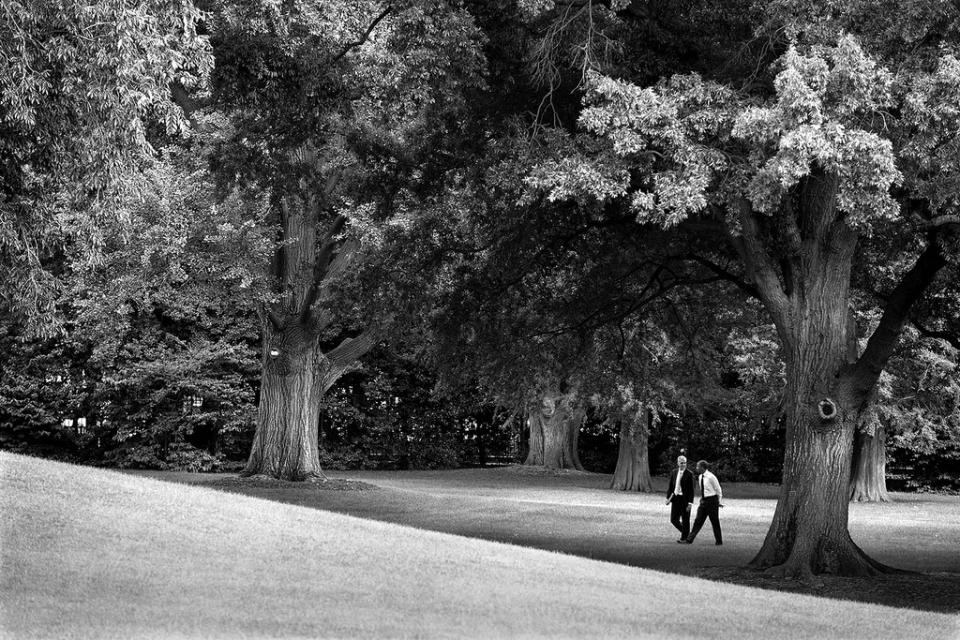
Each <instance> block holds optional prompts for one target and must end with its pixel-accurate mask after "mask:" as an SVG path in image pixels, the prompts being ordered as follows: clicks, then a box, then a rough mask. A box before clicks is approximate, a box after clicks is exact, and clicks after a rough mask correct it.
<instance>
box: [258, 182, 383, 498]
mask: <svg viewBox="0 0 960 640" xmlns="http://www.w3.org/2000/svg"><path fill="white" fill-rule="evenodd" d="M281 205H282V206H281V213H282V215H281V216H280V218H281V221H282V223H283V226H282V229H283V236H282V238H281V240H282V242H281V243H280V245H281V248H280V250H279V251H278V253H277V256H276V260H275V265H274V267H275V274H276V276H277V278H278V280H279V283H280V285H281V291H280V293H281V296H280V300H279V301H278V302H277V303H276V304H274V305H273V308H272V309H269V310H267V312H266V313H265V319H264V323H263V336H264V339H263V345H264V353H263V360H262V362H263V374H262V377H261V384H260V403H259V406H258V407H257V430H256V433H255V435H254V439H253V447H252V448H251V451H250V457H249V459H248V460H247V466H246V467H245V468H244V470H243V472H242V474H241V475H244V476H252V475H268V476H272V477H274V478H278V479H283V480H307V479H310V478H318V477H323V472H322V470H321V469H320V451H319V427H320V425H319V414H320V400H321V399H322V397H323V394H324V393H326V391H327V390H328V389H329V388H330V387H331V386H332V385H333V383H334V382H336V381H337V379H338V378H339V377H340V376H341V375H343V374H344V373H345V372H347V371H348V370H350V369H352V368H354V367H355V365H356V362H357V360H358V359H359V358H360V356H362V355H363V354H364V353H366V352H367V351H369V350H370V349H371V348H372V347H373V346H374V344H375V343H376V340H375V338H374V333H373V332H372V331H365V332H364V333H362V334H361V335H360V336H357V337H356V338H348V339H346V340H344V341H343V342H342V343H341V344H340V345H339V346H338V347H336V348H334V349H332V350H330V351H329V352H327V353H324V352H323V350H322V349H321V347H320V344H319V336H320V334H321V332H322V331H323V329H324V328H325V327H327V326H328V325H329V324H330V323H331V321H332V318H331V317H329V315H328V314H326V313H324V312H322V311H318V310H316V309H314V306H313V305H314V303H315V302H316V301H317V300H318V297H319V296H320V295H321V294H322V292H323V291H324V290H325V287H326V286H327V285H328V283H329V280H330V278H334V277H336V276H337V275H339V274H340V273H342V272H343V271H344V270H345V269H346V268H347V267H348V266H349V265H350V263H351V262H352V260H353V258H354V255H355V250H356V244H355V243H353V242H350V241H348V242H345V243H340V242H339V241H338V240H337V237H336V236H337V235H338V234H339V233H340V231H341V230H342V229H343V225H344V222H345V218H343V217H342V216H338V217H337V218H336V219H334V221H333V222H332V224H331V225H330V227H329V228H328V229H327V233H326V237H325V239H324V240H323V241H322V242H320V243H318V242H317V224H318V218H319V215H320V213H321V207H320V205H319V204H318V201H317V200H316V199H315V198H309V197H308V198H297V197H293V196H291V197H288V198H284V199H283V200H282V202H281ZM318 247H319V248H318Z"/></svg>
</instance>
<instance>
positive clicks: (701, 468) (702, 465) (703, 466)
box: [697, 460, 710, 473]
mask: <svg viewBox="0 0 960 640" xmlns="http://www.w3.org/2000/svg"><path fill="white" fill-rule="evenodd" d="M709 468H710V464H709V463H708V462H707V461H706V460H701V461H700V462H698V463H697V473H703V472H704V471H706V470H707V469H709Z"/></svg>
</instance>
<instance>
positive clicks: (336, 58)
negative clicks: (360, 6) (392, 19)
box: [330, 5, 393, 64]
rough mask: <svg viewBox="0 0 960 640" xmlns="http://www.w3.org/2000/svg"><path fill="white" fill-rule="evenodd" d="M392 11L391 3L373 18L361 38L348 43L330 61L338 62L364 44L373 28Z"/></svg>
mask: <svg viewBox="0 0 960 640" xmlns="http://www.w3.org/2000/svg"><path fill="white" fill-rule="evenodd" d="M391 11H393V7H392V6H391V5H387V8H386V9H384V10H383V11H381V12H380V15H378V16H377V17H376V18H374V19H373V22H371V23H370V25H369V26H368V27H367V30H366V31H364V32H363V34H362V35H361V36H360V38H358V39H357V40H354V41H353V42H349V43H347V45H346V46H345V47H344V48H343V49H342V50H341V51H340V52H339V53H338V54H337V55H335V56H334V57H333V59H332V60H331V61H330V62H331V64H332V63H334V62H338V61H339V60H340V59H341V58H343V56H345V55H347V54H348V53H350V52H351V51H352V50H354V49H356V48H357V47H359V46H361V45H363V44H364V43H365V42H366V41H367V40H368V39H369V38H370V34H371V33H373V30H374V29H376V28H377V25H378V24H380V22H381V21H382V20H383V19H384V18H386V17H387V16H388V15H390V12H391Z"/></svg>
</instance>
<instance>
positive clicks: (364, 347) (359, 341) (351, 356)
mask: <svg viewBox="0 0 960 640" xmlns="http://www.w3.org/2000/svg"><path fill="white" fill-rule="evenodd" d="M378 334H379V332H378V331H377V330H376V329H372V328H368V329H365V330H364V331H363V332H362V333H361V334H360V335H358V336H357V337H356V338H347V339H346V340H344V341H343V342H341V343H340V344H339V345H338V346H337V347H336V348H334V349H332V350H331V351H330V352H329V353H328V354H327V359H329V360H330V362H331V364H332V365H333V366H334V367H348V366H350V364H351V363H353V362H355V361H357V360H359V359H360V358H361V357H362V356H363V355H364V354H365V353H367V352H368V351H370V349H372V348H373V347H374V346H376V344H377V342H378Z"/></svg>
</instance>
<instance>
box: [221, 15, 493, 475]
mask: <svg viewBox="0 0 960 640" xmlns="http://www.w3.org/2000/svg"><path fill="white" fill-rule="evenodd" d="M210 29H211V42H212V44H213V48H214V55H215V59H216V66H215V70H214V73H213V76H212V78H213V87H214V91H213V98H214V100H213V106H214V107H215V108H217V109H219V110H221V111H223V112H224V113H226V114H227V115H228V117H229V119H230V123H231V126H232V128H233V134H232V136H230V137H229V139H228V140H227V141H226V142H225V143H224V144H223V145H222V152H221V154H220V157H219V162H218V163H217V166H216V168H217V170H218V171H219V173H220V175H221V176H223V177H224V179H225V180H226V181H240V182H244V183H256V184H259V185H260V186H261V187H262V188H263V189H265V190H268V191H269V193H270V201H271V213H272V215H271V218H270V221H271V222H272V223H273V225H274V228H275V229H276V239H277V252H276V256H275V259H274V260H273V265H272V269H271V274H272V277H273V281H274V285H275V286H274V296H273V297H272V298H271V299H270V300H269V301H268V302H267V303H266V304H265V305H264V308H263V314H262V317H263V320H262V331H263V345H264V347H263V376H262V381H261V387H260V398H259V410H258V411H259V413H258V419H257V432H256V436H255V440H254V444H253V449H252V451H251V453H250V458H249V461H248V464H247V467H246V469H245V471H244V473H245V474H248V475H253V474H266V475H270V476H274V477H278V478H284V479H294V480H302V479H307V478H312V477H318V476H321V475H322V472H321V469H320V461H319V455H318V432H317V429H318V417H319V414H318V411H319V408H320V400H321V398H322V396H323V394H324V393H325V392H326V391H327V390H328V389H329V388H330V386H331V385H332V384H333V383H334V382H335V381H336V380H337V379H338V378H339V377H340V376H341V375H343V374H344V373H345V372H347V371H349V370H351V369H352V368H354V367H356V366H357V362H358V359H359V358H360V357H361V356H362V355H363V354H364V353H366V352H367V351H368V350H369V349H371V348H372V347H373V346H374V345H375V344H376V343H377V341H378V339H379V335H380V333H379V332H380V331H381V329H382V326H383V324H384V322H385V321H386V320H388V318H385V317H376V315H375V314H372V313H371V314H367V316H366V318H362V319H361V318H360V317H359V316H358V314H357V313H355V312H354V307H353V304H352V303H351V301H350V298H349V296H348V295H343V296H340V295H339V294H341V293H344V292H345V291H347V290H348V289H349V287H350V285H349V283H350V281H351V279H352V278H354V277H355V276H356V275H357V272H358V270H359V267H360V265H362V264H363V262H364V255H365V253H366V252H367V251H368V250H370V249H371V248H372V247H375V245H376V244H377V237H378V235H379V233H380V232H379V229H380V227H382V226H383V225H384V224H388V223H389V222H390V221H391V220H392V219H394V218H395V217H397V216H402V215H412V214H413V212H414V211H415V209H414V204H413V203H414V202H415V201H416V199H417V194H416V192H417V188H418V186H417V185H422V184H424V183H428V182H429V179H430V176H429V174H430V164H431V160H432V159H433V156H432V155H431V154H433V153H434V152H436V150H437V148H438V145H439V144H440V143H441V142H443V141H444V140H446V137H447V136H449V135H451V130H452V129H454V128H455V126H456V118H455V116H454V115H453V114H454V113H455V112H456V110H457V108H458V107H459V105H460V104H461V102H462V98H461V96H460V93H461V88H462V87H464V86H469V85H470V84H471V83H474V82H476V80H477V77H478V73H479V71H480V68H481V64H480V62H481V59H480V56H479V53H478V51H477V49H476V34H475V33H474V29H473V26H472V22H471V20H470V17H469V15H468V14H466V13H465V12H463V11H462V10H459V9H457V8H455V7H452V6H450V5H448V4H447V3H446V2H442V1H437V2H429V3H417V2H393V3H389V2H377V1H368V0H357V1H355V2H346V3H344V2H333V1H330V2H326V1H324V2H292V3H284V4H283V5H277V4H276V3H273V2H249V3H247V2H240V3H235V4H234V3H231V2H224V3H216V6H215V11H214V15H213V17H212V18H211V20H210ZM335 300H336V301H335Z"/></svg>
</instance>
